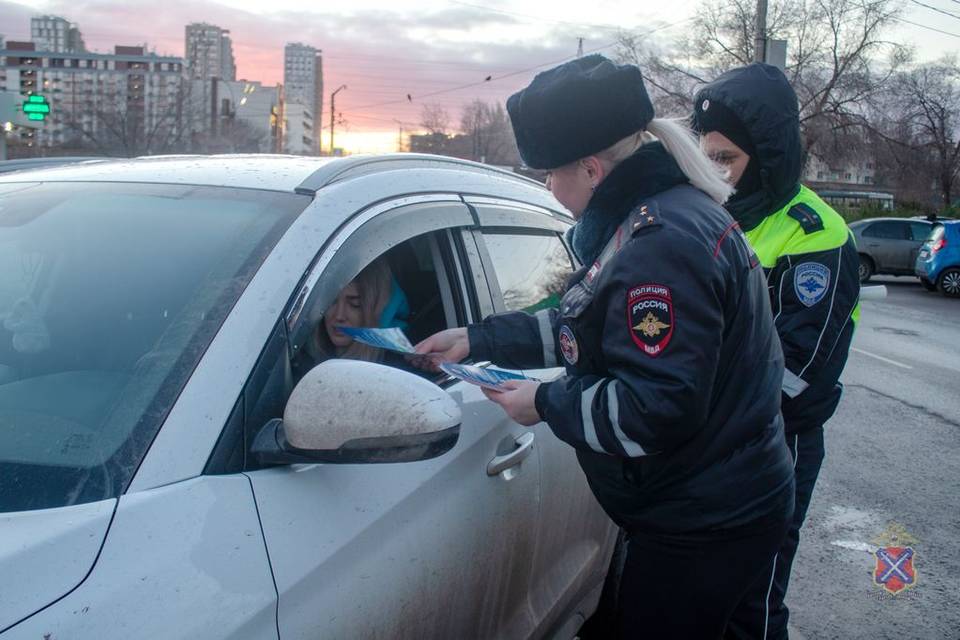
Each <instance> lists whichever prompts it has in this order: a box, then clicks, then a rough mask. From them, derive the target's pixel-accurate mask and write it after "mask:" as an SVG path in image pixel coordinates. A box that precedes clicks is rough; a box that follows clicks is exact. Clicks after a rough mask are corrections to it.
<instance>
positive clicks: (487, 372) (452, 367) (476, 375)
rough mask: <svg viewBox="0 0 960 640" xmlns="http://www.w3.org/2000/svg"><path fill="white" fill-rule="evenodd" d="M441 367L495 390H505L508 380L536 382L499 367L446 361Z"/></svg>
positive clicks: (452, 373) (464, 379) (457, 375)
mask: <svg viewBox="0 0 960 640" xmlns="http://www.w3.org/2000/svg"><path fill="white" fill-rule="evenodd" d="M440 369H442V370H443V371H444V372H445V373H447V374H448V375H451V376H453V377H454V378H458V379H460V380H463V381H464V382H469V383H470V384H475V385H477V386H480V387H486V388H488V389H493V390H494V391H505V390H506V388H505V387H504V386H503V383H504V382H506V381H508V380H529V381H531V382H536V380H534V379H533V378H527V377H526V376H522V375H520V374H517V373H510V372H509V371H500V370H499V369H481V368H480V367H474V366H472V365H469V364H453V363H452V362H444V363H443V364H441V365H440Z"/></svg>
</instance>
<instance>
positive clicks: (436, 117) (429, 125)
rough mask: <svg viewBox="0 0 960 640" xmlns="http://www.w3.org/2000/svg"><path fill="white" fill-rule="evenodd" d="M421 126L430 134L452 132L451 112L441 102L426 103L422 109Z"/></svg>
mask: <svg viewBox="0 0 960 640" xmlns="http://www.w3.org/2000/svg"><path fill="white" fill-rule="evenodd" d="M420 126H421V127H423V128H424V129H426V130H427V133H430V134H437V133H439V134H443V135H447V134H448V133H449V132H450V113H449V112H448V111H447V110H446V109H444V108H443V106H442V105H439V104H425V105H423V108H422V109H420Z"/></svg>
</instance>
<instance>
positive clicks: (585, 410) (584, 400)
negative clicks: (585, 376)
mask: <svg viewBox="0 0 960 640" xmlns="http://www.w3.org/2000/svg"><path fill="white" fill-rule="evenodd" d="M602 386H603V380H598V381H597V382H596V383H594V384H593V385H591V386H590V387H588V388H587V389H586V390H585V391H584V392H583V393H582V394H580V417H581V422H582V423H583V439H584V440H585V441H586V443H587V445H588V446H589V447H590V448H591V449H593V450H594V451H596V452H597V453H608V452H607V451H606V450H605V449H604V448H603V447H602V446H600V438H599V437H598V436H597V426H596V424H595V423H594V421H593V399H594V398H595V397H596V395H597V391H598V390H599V389H600V387H602Z"/></svg>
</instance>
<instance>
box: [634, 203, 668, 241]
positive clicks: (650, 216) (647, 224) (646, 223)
mask: <svg viewBox="0 0 960 640" xmlns="http://www.w3.org/2000/svg"><path fill="white" fill-rule="evenodd" d="M661 224H662V222H661V220H660V208H659V207H658V206H657V203H656V202H651V203H644V204H641V205H640V206H638V207H637V208H636V209H634V210H633V211H632V212H631V213H630V235H631V236H635V235H637V234H638V233H641V232H642V231H644V230H645V229H653V228H656V227H659V226H660V225H661Z"/></svg>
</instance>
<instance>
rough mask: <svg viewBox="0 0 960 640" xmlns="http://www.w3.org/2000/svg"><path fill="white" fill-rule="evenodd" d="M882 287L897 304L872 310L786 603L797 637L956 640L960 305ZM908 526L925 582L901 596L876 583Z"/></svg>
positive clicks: (896, 286) (858, 340)
mask: <svg viewBox="0 0 960 640" xmlns="http://www.w3.org/2000/svg"><path fill="white" fill-rule="evenodd" d="M871 284H885V285H886V286H887V289H888V297H887V298H886V299H884V300H879V301H865V302H863V305H862V314H863V315H862V319H861V324H860V326H859V328H858V330H857V333H856V335H855V337H854V341H853V350H852V351H851V353H850V359H849V360H848V362H847V367H846V370H845V371H844V374H843V378H842V380H843V382H844V385H845V387H846V391H845V394H844V397H843V400H842V401H841V404H840V407H839V409H838V411H837V413H836V415H834V417H833V419H832V420H831V421H830V422H829V423H828V424H827V427H826V450H827V455H826V459H825V461H824V464H823V468H822V470H821V473H820V478H819V481H818V483H817V487H816V490H815V491H814V495H813V501H812V503H811V506H810V511H809V513H808V516H807V521H806V524H805V526H804V528H803V530H802V532H801V542H800V551H799V553H798V555H797V559H796V562H795V564H794V572H793V578H792V581H791V585H790V591H789V592H788V594H787V604H788V605H789V606H790V607H791V612H792V613H791V637H792V638H805V639H809V640H813V639H818V640H819V639H824V640H826V639H830V638H838V639H840V638H842V639H847V638H869V639H870V640H877V639H882V638H897V639H903V638H911V639H913V638H918V639H919V638H936V639H938V640H939V639H942V638H946V639H951V640H957V639H960V299H948V298H944V297H943V296H942V295H940V294H939V293H928V292H927V291H924V290H923V288H922V287H921V286H920V285H919V283H918V282H917V280H916V279H913V278H876V279H875V281H874V282H871ZM891 527H893V529H891ZM898 528H899V530H900V531H905V532H906V534H907V535H908V536H909V538H910V539H909V540H908V542H910V546H912V548H913V549H914V551H915V555H914V566H915V568H916V573H917V581H916V584H915V585H914V586H913V587H912V588H910V589H907V590H904V591H901V592H900V593H898V594H897V595H890V594H888V593H886V592H885V591H884V590H883V589H882V588H881V587H879V586H877V585H876V584H874V581H873V573H874V570H875V567H876V556H875V555H874V551H875V549H876V547H877V546H878V543H880V542H883V537H884V534H885V532H886V533H890V532H892V531H894V530H896V529H898ZM901 537H902V534H901ZM884 546H886V544H884Z"/></svg>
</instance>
